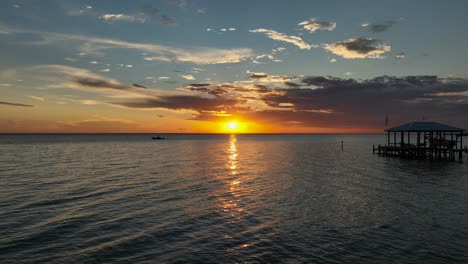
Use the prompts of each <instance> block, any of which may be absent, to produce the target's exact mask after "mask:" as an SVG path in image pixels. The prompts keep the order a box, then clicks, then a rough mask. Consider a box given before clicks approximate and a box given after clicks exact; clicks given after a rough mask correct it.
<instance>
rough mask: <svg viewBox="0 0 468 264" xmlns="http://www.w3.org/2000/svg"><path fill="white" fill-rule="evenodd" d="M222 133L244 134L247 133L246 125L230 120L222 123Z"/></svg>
mask: <svg viewBox="0 0 468 264" xmlns="http://www.w3.org/2000/svg"><path fill="white" fill-rule="evenodd" d="M222 131H223V133H245V132H247V125H246V124H245V123H243V122H239V121H237V120H231V121H228V122H226V123H223V128H222Z"/></svg>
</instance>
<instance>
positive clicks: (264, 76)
mask: <svg viewBox="0 0 468 264" xmlns="http://www.w3.org/2000/svg"><path fill="white" fill-rule="evenodd" d="M267 76H268V75H266V74H263V73H254V74H251V75H250V76H249V78H252V79H260V78H266V77H267Z"/></svg>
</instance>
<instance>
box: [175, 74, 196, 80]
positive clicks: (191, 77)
mask: <svg viewBox="0 0 468 264" xmlns="http://www.w3.org/2000/svg"><path fill="white" fill-rule="evenodd" d="M179 76H180V77H182V78H184V79H186V80H196V79H195V77H193V76H192V75H179Z"/></svg>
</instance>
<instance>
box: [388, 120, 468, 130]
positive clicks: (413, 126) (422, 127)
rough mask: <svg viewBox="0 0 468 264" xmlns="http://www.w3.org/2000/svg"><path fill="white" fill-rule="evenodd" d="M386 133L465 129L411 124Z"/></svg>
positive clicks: (433, 124) (393, 128)
mask: <svg viewBox="0 0 468 264" xmlns="http://www.w3.org/2000/svg"><path fill="white" fill-rule="evenodd" d="M385 131H387V132H424V131H428V132H430V131H436V132H463V131H466V129H463V128H458V127H453V126H448V125H444V124H441V123H437V122H411V123H408V124H404V125H401V126H396V127H392V128H389V129H385Z"/></svg>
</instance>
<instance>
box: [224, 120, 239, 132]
mask: <svg viewBox="0 0 468 264" xmlns="http://www.w3.org/2000/svg"><path fill="white" fill-rule="evenodd" d="M227 127H228V128H229V129H230V130H237V129H238V128H239V123H237V122H235V121H232V122H229V123H227Z"/></svg>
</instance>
